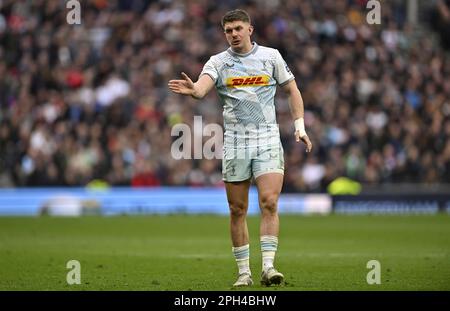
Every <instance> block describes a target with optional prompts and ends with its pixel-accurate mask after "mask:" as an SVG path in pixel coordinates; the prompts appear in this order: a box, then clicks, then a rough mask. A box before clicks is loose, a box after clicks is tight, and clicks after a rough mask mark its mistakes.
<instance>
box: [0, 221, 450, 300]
mask: <svg viewBox="0 0 450 311" xmlns="http://www.w3.org/2000/svg"><path fill="white" fill-rule="evenodd" d="M280 222H281V232H280V245H279V250H278V254H277V259H276V266H277V267H278V269H279V270H280V271H281V272H283V273H284V274H285V277H286V281H287V284H286V285H284V286H281V287H270V288H265V287H262V286H261V285H259V278H260V267H261V258H260V251H259V241H258V235H259V234H258V233H259V217H250V218H249V231H250V236H251V244H250V257H251V268H252V271H253V278H254V281H255V285H254V286H252V287H251V288H250V289H251V290H296V291H304V290H450V216H449V215H434V216H338V215H331V216H287V215H282V216H280ZM230 243H231V242H230V239H229V234H228V217H221V216H210V215H202V216H184V215H174V216H133V217H126V216H120V217H119V216H117V217H81V218H50V217H40V218H39V217H36V218H19V217H11V218H10V217H3V218H0V290H230V289H231V284H232V283H233V282H234V281H235V277H236V272H237V269H236V265H235V262H234V258H233V256H232V253H231V244H230ZM72 259H75V260H78V261H79V262H80V263H81V284H80V285H68V284H67V283H66V274H67V273H68V272H69V269H67V268H66V263H67V262H68V261H69V260H72ZM372 259H376V260H378V261H379V262H380V264H381V284H380V285H368V284H367V282H366V275H367V273H368V272H369V271H370V270H369V269H368V268H367V267H366V264H367V262H368V261H369V260H372Z"/></svg>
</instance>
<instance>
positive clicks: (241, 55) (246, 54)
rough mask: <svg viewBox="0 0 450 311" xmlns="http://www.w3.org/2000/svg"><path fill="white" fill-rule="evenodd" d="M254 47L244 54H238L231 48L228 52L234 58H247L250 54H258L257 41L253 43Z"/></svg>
mask: <svg viewBox="0 0 450 311" xmlns="http://www.w3.org/2000/svg"><path fill="white" fill-rule="evenodd" d="M252 45H253V47H252V49H251V50H250V51H249V52H247V53H244V54H240V53H236V52H235V51H233V50H232V49H231V47H229V48H228V50H227V52H228V53H230V54H231V55H232V56H239V57H246V56H249V55H250V54H254V53H256V50H257V49H258V44H257V43H256V42H255V41H253V42H252Z"/></svg>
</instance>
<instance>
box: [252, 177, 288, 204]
mask: <svg viewBox="0 0 450 311" xmlns="http://www.w3.org/2000/svg"><path fill="white" fill-rule="evenodd" d="M283 178H284V175H283V174H281V173H267V174H263V175H260V176H259V177H257V178H256V180H255V182H256V187H257V188H258V199H259V201H260V203H261V202H264V201H268V200H270V201H273V200H275V201H277V200H278V198H279V196H280V193H281V188H282V187H283ZM260 205H261V204H260Z"/></svg>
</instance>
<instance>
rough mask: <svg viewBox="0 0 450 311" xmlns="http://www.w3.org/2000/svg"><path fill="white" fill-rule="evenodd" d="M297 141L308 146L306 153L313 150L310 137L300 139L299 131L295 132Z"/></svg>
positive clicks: (304, 136)
mask: <svg viewBox="0 0 450 311" xmlns="http://www.w3.org/2000/svg"><path fill="white" fill-rule="evenodd" d="M295 141H296V142H300V141H302V142H303V143H304V144H305V145H306V152H311V150H312V143H311V141H310V140H309V137H308V135H303V136H302V137H300V132H299V131H295Z"/></svg>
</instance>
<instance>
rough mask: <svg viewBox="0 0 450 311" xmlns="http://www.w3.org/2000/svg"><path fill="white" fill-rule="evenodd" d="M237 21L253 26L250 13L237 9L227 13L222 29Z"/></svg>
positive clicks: (223, 19) (223, 18)
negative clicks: (227, 24)
mask: <svg viewBox="0 0 450 311" xmlns="http://www.w3.org/2000/svg"><path fill="white" fill-rule="evenodd" d="M235 21H241V22H245V23H249V24H251V22H250V15H248V13H247V12H246V11H244V10H241V9H236V10H232V11H229V12H227V13H225V15H224V16H223V17H222V27H225V24H226V23H231V22H235Z"/></svg>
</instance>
